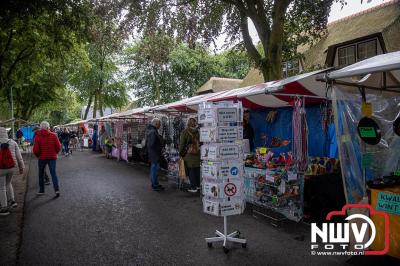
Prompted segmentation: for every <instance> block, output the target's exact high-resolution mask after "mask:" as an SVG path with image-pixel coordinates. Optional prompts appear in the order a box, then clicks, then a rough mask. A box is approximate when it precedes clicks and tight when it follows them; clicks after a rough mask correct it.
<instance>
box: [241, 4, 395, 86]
mask: <svg viewBox="0 0 400 266" xmlns="http://www.w3.org/2000/svg"><path fill="white" fill-rule="evenodd" d="M327 31H328V33H327V35H326V36H324V37H323V38H322V39H321V40H320V41H319V42H317V43H316V44H315V45H314V46H312V47H311V48H310V47H309V46H307V45H304V46H301V47H299V48H298V51H299V52H300V53H303V55H304V68H305V69H306V70H311V69H314V68H323V67H325V66H326V63H327V62H326V60H327V52H328V49H330V50H332V51H334V48H335V47H336V46H337V45H340V44H343V43H346V42H348V41H351V40H356V39H359V38H362V37H366V36H371V35H374V34H382V37H383V41H384V43H385V47H386V51H387V52H394V51H398V50H400V0H392V1H389V2H387V3H383V4H381V5H378V6H376V7H373V8H370V9H367V10H365V11H363V12H360V13H357V14H354V15H351V16H349V17H346V18H343V19H341V20H338V21H334V22H332V23H330V24H328V27H327ZM262 82H264V79H263V76H262V74H261V72H260V71H259V70H258V69H254V68H252V69H250V71H249V72H248V73H247V76H246V77H245V78H244V79H243V82H242V84H241V86H240V87H246V86H250V85H255V84H259V83H262Z"/></svg>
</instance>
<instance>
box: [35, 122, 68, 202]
mask: <svg viewBox="0 0 400 266" xmlns="http://www.w3.org/2000/svg"><path fill="white" fill-rule="evenodd" d="M40 128H41V129H40V130H39V131H38V132H37V134H36V137H35V142H34V144H33V153H34V154H35V155H36V157H38V159H39V160H38V168H39V192H38V193H37V194H38V195H43V194H44V180H43V177H44V169H45V167H46V165H48V166H49V169H50V175H51V179H52V181H53V187H54V192H55V193H56V197H59V196H60V189H59V186H58V178H57V174H56V163H57V155H58V153H59V152H60V150H61V143H60V141H59V140H58V137H57V135H56V134H55V133H52V132H50V130H49V128H50V125H49V123H48V122H46V121H43V122H42V123H40Z"/></svg>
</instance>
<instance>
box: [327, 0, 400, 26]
mask: <svg viewBox="0 0 400 266" xmlns="http://www.w3.org/2000/svg"><path fill="white" fill-rule="evenodd" d="M396 3H400V0H390V1H388V2H386V3H382V4H380V5H377V6H373V7H371V8H368V9H365V10H363V11H360V12H358V13H355V14H352V15H350V16H347V17H344V18H341V19H338V20H335V21H332V22H331V23H328V24H327V26H331V25H334V24H337V23H340V22H343V21H346V20H349V19H352V18H354V17H358V16H361V15H364V14H367V13H371V12H373V11H375V10H378V9H382V8H384V7H387V6H390V5H393V4H396Z"/></svg>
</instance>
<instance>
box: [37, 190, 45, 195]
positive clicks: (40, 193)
mask: <svg viewBox="0 0 400 266" xmlns="http://www.w3.org/2000/svg"><path fill="white" fill-rule="evenodd" d="M36 195H38V196H43V195H44V192H40V191H39V192H38V193H36Z"/></svg>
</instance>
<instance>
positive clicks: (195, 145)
mask: <svg viewBox="0 0 400 266" xmlns="http://www.w3.org/2000/svg"><path fill="white" fill-rule="evenodd" d="M179 155H180V156H181V157H182V158H183V160H184V161H185V166H186V168H187V170H188V174H189V180H190V189H189V190H188V192H191V193H196V192H197V191H198V190H199V189H200V134H199V130H198V129H197V122H196V119H194V118H189V120H188V123H187V127H186V129H185V130H184V131H183V132H182V135H181V139H180V143H179Z"/></svg>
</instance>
